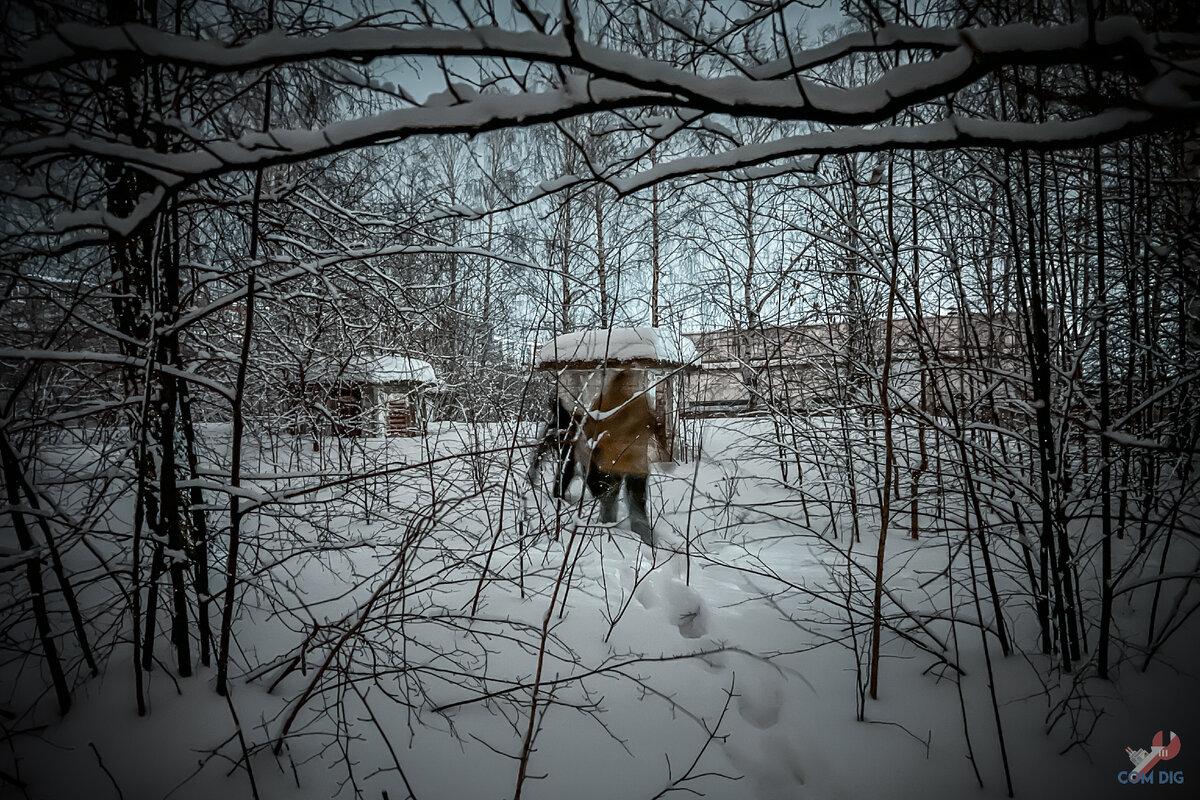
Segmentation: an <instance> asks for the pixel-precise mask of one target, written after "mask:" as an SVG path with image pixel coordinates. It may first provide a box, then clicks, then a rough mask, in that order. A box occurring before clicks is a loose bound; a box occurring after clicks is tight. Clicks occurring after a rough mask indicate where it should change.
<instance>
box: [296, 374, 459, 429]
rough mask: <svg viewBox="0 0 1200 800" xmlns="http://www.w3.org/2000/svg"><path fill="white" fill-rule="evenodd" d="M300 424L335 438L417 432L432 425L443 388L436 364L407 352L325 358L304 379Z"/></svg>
mask: <svg viewBox="0 0 1200 800" xmlns="http://www.w3.org/2000/svg"><path fill="white" fill-rule="evenodd" d="M299 383H300V384H301V386H302V387H303V388H302V392H301V397H302V398H303V400H302V408H301V409H300V411H301V414H302V415H303V416H305V417H307V419H306V420H304V421H302V422H301V424H300V425H299V427H301V428H308V429H310V430H312V429H314V428H315V429H317V430H326V431H328V432H330V433H332V434H333V435H335V436H417V435H420V434H422V433H424V432H425V431H426V430H427V429H428V425H429V406H430V399H431V396H432V395H436V394H437V392H438V391H439V388H440V386H441V384H440V382H439V380H438V377H437V374H436V373H435V372H434V369H433V367H432V365H430V364H429V362H427V361H422V360H420V359H417V358H411V357H409V356H406V355H399V354H387V355H375V356H355V357H352V358H350V359H349V360H347V361H346V362H344V363H332V362H331V361H326V362H324V363H321V364H319V365H317V366H316V367H315V368H311V369H309V370H308V372H307V374H306V375H304V376H303V377H302V378H301V380H300V381H299Z"/></svg>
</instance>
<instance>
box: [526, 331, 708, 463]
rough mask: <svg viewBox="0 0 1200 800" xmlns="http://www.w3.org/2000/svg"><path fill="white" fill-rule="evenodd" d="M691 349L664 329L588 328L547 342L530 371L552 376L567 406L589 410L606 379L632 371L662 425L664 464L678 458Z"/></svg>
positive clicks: (693, 363)
mask: <svg viewBox="0 0 1200 800" xmlns="http://www.w3.org/2000/svg"><path fill="white" fill-rule="evenodd" d="M699 366H700V359H699V357H698V355H697V354H696V348H695V347H694V346H693V345H692V343H691V342H690V341H689V340H688V339H686V338H684V337H683V336H681V335H679V334H677V333H674V332H672V331H669V330H667V329H666V328H652V327H650V326H637V327H630V328H589V329H586V330H581V331H576V332H574V333H565V334H563V335H561V336H557V337H555V338H554V339H552V340H550V341H549V342H547V343H546V344H545V345H544V346H542V347H541V349H539V350H538V352H537V355H536V356H535V358H534V365H533V367H534V369H535V370H538V371H541V372H548V373H551V374H552V375H553V376H554V381H555V387H554V389H555V391H556V393H557V394H558V397H559V399H560V400H561V401H562V402H563V403H564V404H565V405H566V406H567V407H568V408H573V409H578V410H580V411H588V410H590V409H591V408H592V406H593V405H594V404H595V402H596V398H597V397H599V395H600V392H601V390H602V389H603V387H604V383H605V381H606V380H607V379H608V378H609V377H611V375H612V373H613V372H615V371H616V370H619V369H630V370H633V371H634V373H635V375H636V376H637V380H638V387H639V388H640V389H642V390H644V391H645V392H646V393H647V394H648V395H649V398H650V402H651V404H652V405H653V406H654V407H655V409H656V410H657V412H658V413H659V415H661V416H662V418H663V419H664V420H665V421H666V423H667V444H668V449H669V451H670V452H668V453H665V454H663V458H664V459H665V460H672V459H675V458H683V457H684V456H685V454H683V453H682V452H681V449H682V448H681V446H680V442H682V441H683V437H682V436H681V433H682V430H681V426H682V424H683V420H682V415H681V412H682V410H683V408H684V391H685V381H684V375H685V374H686V373H687V372H690V371H692V370H695V369H698V368H699Z"/></svg>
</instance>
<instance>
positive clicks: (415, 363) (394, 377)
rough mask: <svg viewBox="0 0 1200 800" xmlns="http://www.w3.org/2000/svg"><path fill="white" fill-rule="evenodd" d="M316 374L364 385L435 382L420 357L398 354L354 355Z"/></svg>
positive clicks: (433, 376) (429, 367)
mask: <svg viewBox="0 0 1200 800" xmlns="http://www.w3.org/2000/svg"><path fill="white" fill-rule="evenodd" d="M316 373H317V374H321V375H323V376H324V377H326V378H329V379H337V380H352V381H363V382H365V383H437V382H438V377H437V373H436V372H434V369H433V365H431V364H430V363H429V362H428V361H422V360H421V359H419V358H411V357H409V356H404V355H399V354H394V353H393V354H388V355H355V356H351V357H350V359H349V360H348V361H347V362H343V363H332V362H331V363H330V364H328V365H327V366H326V367H325V368H324V369H320V368H318V369H317V370H316Z"/></svg>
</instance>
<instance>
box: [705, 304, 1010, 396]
mask: <svg viewBox="0 0 1200 800" xmlns="http://www.w3.org/2000/svg"><path fill="white" fill-rule="evenodd" d="M970 320H971V324H970V325H963V324H962V318H961V317H959V316H957V315H948V316H936V317H925V318H924V319H922V321H921V323H922V324H921V325H920V326H914V325H913V323H912V321H911V320H908V319H906V318H897V319H896V320H894V322H893V341H892V367H891V372H890V377H889V382H888V384H889V394H890V395H891V397H892V405H904V404H914V405H918V406H919V407H921V408H923V409H925V410H927V411H935V412H938V413H942V412H944V411H945V410H946V408H947V407H948V406H949V404H950V402H949V401H950V398H948V397H946V391H947V389H948V388H949V390H950V391H953V392H954V394H955V395H956V397H955V402H956V405H957V407H959V408H962V407H963V405H964V403H967V402H970V399H971V397H972V389H978V390H980V391H982V385H983V384H985V383H986V382H987V379H988V376H989V375H995V376H1001V375H1003V374H1004V373H1011V372H1013V371H1014V370H1016V369H1018V368H1019V367H1018V365H1019V363H1020V359H1022V358H1023V356H1022V351H1021V337H1020V335H1019V332H1018V331H1017V330H1016V329H1015V328H1014V320H1013V319H1012V318H1011V317H1009V316H1007V315H1006V316H998V317H995V318H988V317H986V316H983V315H974V316H971V317H970ZM685 336H686V337H687V338H688V339H689V340H690V341H691V342H692V344H693V345H694V346H695V348H696V350H697V352H698V353H699V355H700V359H701V361H702V363H703V368H702V369H700V370H699V371H697V372H695V373H693V374H691V375H689V376H688V383H687V389H686V397H687V404H686V412H685V413H687V414H688V415H690V416H730V415H738V414H746V413H759V412H762V411H765V410H766V409H768V408H772V409H775V410H787V411H796V412H805V413H820V412H821V411H822V410H825V409H829V408H832V407H835V406H840V405H845V404H847V403H849V404H854V403H860V404H872V403H874V404H877V403H878V399H877V398H878V391H879V378H880V374H881V370H882V366H883V354H884V340H885V322H884V321H883V320H869V321H867V322H865V323H859V324H857V325H852V324H851V323H849V322H845V321H843V322H829V323H817V324H805V325H772V326H762V327H760V328H756V329H754V330H749V331H746V330H738V329H725V330H718V331H705V332H700V333H689V334H685ZM922 360H924V363H925V364H926V365H929V367H930V369H926V370H924V372H925V374H924V376H922V371H923V370H922ZM931 369H936V370H937V374H936V376H934V375H933V374H932V373H931ZM934 377H936V380H934ZM1009 395H1011V391H1008V392H1000V393H999V394H998V395H995V396H993V400H994V401H1001V402H1002V401H1003V400H1004V399H1005V397H1007V396H1009ZM993 405H994V404H993ZM989 407H991V406H989ZM973 415H974V416H986V414H983V413H982V412H979V411H978V410H976V412H975V413H974V414H973Z"/></svg>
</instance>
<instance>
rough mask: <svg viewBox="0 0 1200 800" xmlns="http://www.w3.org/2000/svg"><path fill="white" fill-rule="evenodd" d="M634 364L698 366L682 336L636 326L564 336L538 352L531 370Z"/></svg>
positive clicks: (690, 348) (687, 341)
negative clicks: (606, 364)
mask: <svg viewBox="0 0 1200 800" xmlns="http://www.w3.org/2000/svg"><path fill="white" fill-rule="evenodd" d="M635 361H642V362H653V363H654V364H655V365H659V366H677V367H678V366H685V365H688V366H699V364H700V358H699V356H698V355H697V354H696V348H695V346H694V345H693V344H692V343H691V342H690V341H689V340H687V339H685V338H684V337H683V336H680V335H679V334H678V333H675V332H673V331H670V330H667V329H666V328H652V327H650V326H649V325H639V326H637V327H633V328H589V329H587V330H582V331H576V332H574V333H564V334H563V335H562V336H557V337H555V338H554V339H552V340H551V341H550V342H548V343H546V344H545V345H544V346H543V347H542V349H541V350H539V351H538V354H537V358H536V359H535V362H534V366H535V367H539V368H542V369H551V368H561V367H573V366H578V367H585V366H594V365H598V364H602V363H614V362H616V363H627V362H635Z"/></svg>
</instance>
